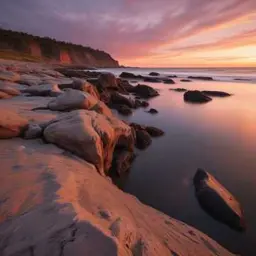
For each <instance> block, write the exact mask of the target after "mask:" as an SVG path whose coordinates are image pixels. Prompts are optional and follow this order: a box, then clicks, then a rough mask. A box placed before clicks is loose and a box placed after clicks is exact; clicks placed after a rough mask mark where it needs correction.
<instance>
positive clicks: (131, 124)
mask: <svg viewBox="0 0 256 256" xmlns="http://www.w3.org/2000/svg"><path fill="white" fill-rule="evenodd" d="M130 126H131V127H133V128H134V129H135V131H137V130H145V129H146V126H145V125H141V124H137V123H130Z"/></svg>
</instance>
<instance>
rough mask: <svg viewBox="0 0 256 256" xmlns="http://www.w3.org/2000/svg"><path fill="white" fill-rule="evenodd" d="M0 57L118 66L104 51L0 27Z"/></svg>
mask: <svg viewBox="0 0 256 256" xmlns="http://www.w3.org/2000/svg"><path fill="white" fill-rule="evenodd" d="M0 58H8V59H19V60H30V61H51V62H56V63H66V64H82V65H87V66H90V67H91V66H93V67H118V62H117V61H116V60H114V59H113V58H112V57H111V56H110V55H109V54H108V53H106V52H104V51H100V50H95V49H92V48H91V47H85V46H82V45H76V44H72V43H68V42H61V41H57V40H55V39H52V38H49V37H38V36H33V35H29V34H26V33H23V32H15V31H11V30H4V29H0Z"/></svg>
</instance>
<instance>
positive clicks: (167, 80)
mask: <svg viewBox="0 0 256 256" xmlns="http://www.w3.org/2000/svg"><path fill="white" fill-rule="evenodd" d="M163 82H164V83H165V84H175V82H174V81H173V80H172V79H163Z"/></svg>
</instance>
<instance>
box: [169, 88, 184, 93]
mask: <svg viewBox="0 0 256 256" xmlns="http://www.w3.org/2000/svg"><path fill="white" fill-rule="evenodd" d="M170 91H175V92H186V91H187V89H185V88H174V89H170Z"/></svg>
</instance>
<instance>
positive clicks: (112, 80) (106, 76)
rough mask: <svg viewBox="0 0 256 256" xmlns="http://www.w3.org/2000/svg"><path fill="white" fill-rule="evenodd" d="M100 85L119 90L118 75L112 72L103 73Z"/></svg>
mask: <svg viewBox="0 0 256 256" xmlns="http://www.w3.org/2000/svg"><path fill="white" fill-rule="evenodd" d="M98 83H99V86H100V87H101V88H102V89H103V90H104V89H113V90H118V83H117V79H116V77H115V76H114V75H113V74H111V73H102V74H101V75H100V76H99V78H98Z"/></svg>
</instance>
